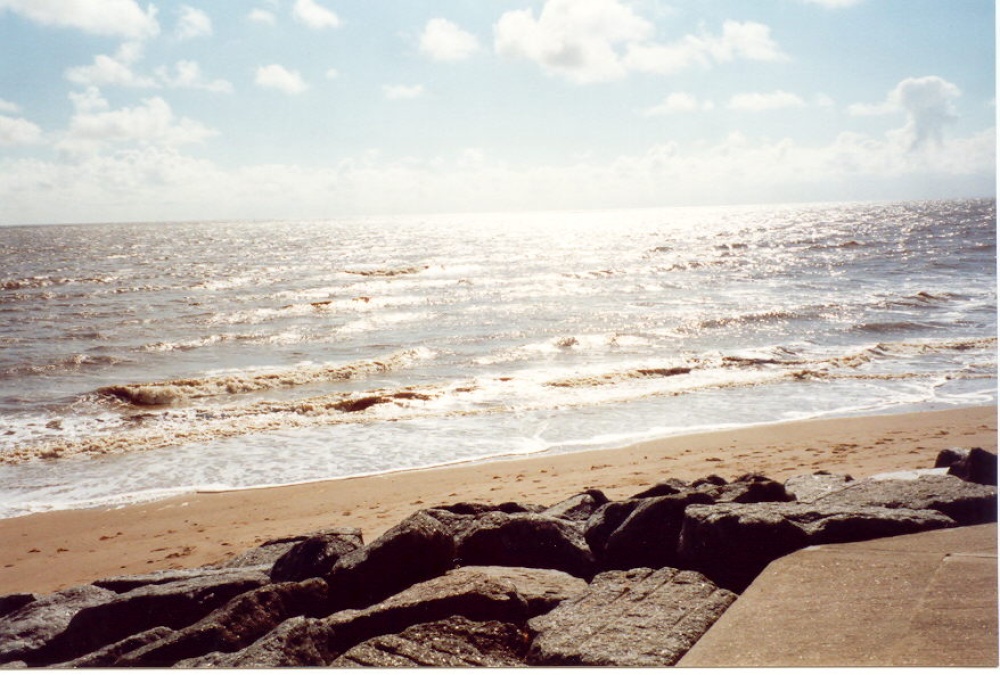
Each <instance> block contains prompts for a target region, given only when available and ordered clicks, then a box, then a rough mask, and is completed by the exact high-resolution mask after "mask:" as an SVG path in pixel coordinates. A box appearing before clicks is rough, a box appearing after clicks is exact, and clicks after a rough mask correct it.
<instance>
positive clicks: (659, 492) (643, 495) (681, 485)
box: [629, 478, 690, 499]
mask: <svg viewBox="0 0 1000 675" xmlns="http://www.w3.org/2000/svg"><path fill="white" fill-rule="evenodd" d="M689 487H690V486H689V485H688V484H687V483H685V482H684V481H682V480H680V479H679V478H668V479H667V480H665V481H662V482H660V483H657V484H656V485H654V486H653V487H650V488H647V489H645V490H643V491H642V492H637V493H636V494H634V495H632V496H631V497H629V499H650V498H652V497H666V496H668V495H675V494H677V493H678V492H681V491H682V490H686V489H687V488H689Z"/></svg>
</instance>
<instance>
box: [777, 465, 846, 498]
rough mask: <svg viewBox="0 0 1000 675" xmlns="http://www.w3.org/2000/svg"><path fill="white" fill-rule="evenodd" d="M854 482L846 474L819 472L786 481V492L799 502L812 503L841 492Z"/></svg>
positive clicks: (793, 477)
mask: <svg viewBox="0 0 1000 675" xmlns="http://www.w3.org/2000/svg"><path fill="white" fill-rule="evenodd" d="M853 482H854V478H853V477H851V475H850V474H846V473H830V472H829V471H817V472H816V473H813V474H807V475H802V476H792V477H791V478H789V479H788V480H786V481H785V491H786V492H787V493H788V494H789V495H790V496H791V497H792V498H793V499H794V500H795V501H799V502H811V501H813V500H814V499H816V498H818V497H822V496H823V495H825V494H827V493H830V492H833V491H834V490H840V489H843V488H845V487H847V486H848V485H850V484H851V483H853Z"/></svg>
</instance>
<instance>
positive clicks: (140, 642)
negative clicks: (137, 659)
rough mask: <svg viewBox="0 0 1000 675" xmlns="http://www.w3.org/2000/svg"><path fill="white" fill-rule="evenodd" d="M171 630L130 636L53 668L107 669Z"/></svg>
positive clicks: (166, 634)
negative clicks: (126, 655) (125, 655)
mask: <svg viewBox="0 0 1000 675" xmlns="http://www.w3.org/2000/svg"><path fill="white" fill-rule="evenodd" d="M173 633H174V631H173V629H171V628H167V627H166V626H157V627H156V628H150V629H149V630H146V631H143V632H141V633H137V634H136V635H130V636H129V637H127V638H125V639H124V640H120V641H118V642H115V643H114V644H110V645H108V646H106V647H102V648H100V649H98V650H97V651H95V652H91V653H90V654H85V655H84V656H81V657H79V658H75V659H73V660H72V661H67V662H65V663H59V664H56V665H55V666H53V667H55V668H108V667H110V666H113V665H114V664H115V662H116V661H117V660H118V659H119V658H121V657H122V655H123V654H128V653H129V652H132V651H135V650H137V649H139V648H141V647H145V646H146V645H148V644H151V643H153V642H158V641H160V640H162V639H164V638H165V637H167V636H169V635H172V634H173Z"/></svg>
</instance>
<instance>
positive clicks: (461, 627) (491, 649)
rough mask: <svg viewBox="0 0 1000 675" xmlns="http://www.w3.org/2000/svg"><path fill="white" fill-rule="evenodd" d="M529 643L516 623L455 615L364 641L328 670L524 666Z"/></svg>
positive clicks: (332, 664)
mask: <svg viewBox="0 0 1000 675" xmlns="http://www.w3.org/2000/svg"><path fill="white" fill-rule="evenodd" d="M529 644H530V640H529V638H528V635H527V633H526V632H525V631H524V630H523V629H522V628H520V627H519V626H516V625H514V624H511V623H503V622H500V621H470V620H468V619H466V618H464V617H461V616H456V617H451V618H450V619H446V620H444V621H435V622H433V623H423V624H418V625H416V626H411V627H409V628H407V629H406V630H404V631H403V632H401V633H399V634H398V635H380V636H378V637H374V638H372V639H370V640H366V641H365V642H362V643H361V644H359V645H357V646H355V647H352V648H351V649H349V650H347V652H345V653H344V654H343V655H342V656H340V657H339V658H337V659H335V660H334V661H333V663H331V664H330V665H331V666H333V667H345V666H353V667H358V666H366V667H375V668H399V667H404V666H410V667H445V668H471V667H486V668H512V667H517V666H523V665H524V656H525V654H526V653H527V651H528V645H529Z"/></svg>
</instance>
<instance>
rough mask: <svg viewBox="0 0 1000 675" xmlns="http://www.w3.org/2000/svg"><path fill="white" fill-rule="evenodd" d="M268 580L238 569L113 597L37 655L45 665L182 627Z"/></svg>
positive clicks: (86, 612)
mask: <svg viewBox="0 0 1000 675" xmlns="http://www.w3.org/2000/svg"><path fill="white" fill-rule="evenodd" d="M267 581H268V578H267V575H266V574H264V573H263V572H262V571H260V570H257V569H254V568H238V569H232V570H228V571H227V572H226V573H224V574H213V575H207V576H204V577H195V578H191V579H185V580H181V581H173V582H170V583H165V584H152V585H148V586H141V587H139V588H135V589H132V590H131V591H128V592H126V593H122V594H120V595H113V596H112V597H111V598H109V599H106V601H105V602H103V603H100V604H95V605H91V606H88V607H86V608H84V609H81V610H80V611H78V612H77V613H76V614H75V615H74V616H73V618H72V620H71V621H70V622H69V625H67V626H66V629H65V630H64V631H62V632H61V633H60V634H59V635H58V636H57V637H55V638H54V639H53V640H52V641H50V642H49V643H48V644H46V645H45V647H44V648H43V649H42V650H40V651H39V653H38V656H37V658H40V659H42V660H43V661H44V662H45V663H46V664H49V663H57V662H61V661H67V660H70V659H73V658H76V657H78V656H82V655H84V654H89V653H90V652H93V651H95V650H97V649H99V648H101V647H104V646H105V645H109V644H112V643H115V642H118V641H120V640H122V639H124V638H127V637H128V636H130V635H135V634H137V633H141V632H143V631H145V630H148V629H150V628H155V627H157V626H165V627H167V628H173V629H178V628H183V627H184V626H188V625H190V624H192V623H194V622H195V621H198V620H199V619H201V618H202V617H204V616H205V615H206V614H208V613H209V612H211V611H212V610H214V609H216V608H217V607H220V606H222V605H223V604H225V603H226V602H228V601H229V600H230V599H231V598H233V597H235V596H237V595H239V594H241V593H245V592H246V591H249V590H251V589H254V588H258V587H259V586H262V585H264V584H265V583H267ZM29 662H30V661H29Z"/></svg>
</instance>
